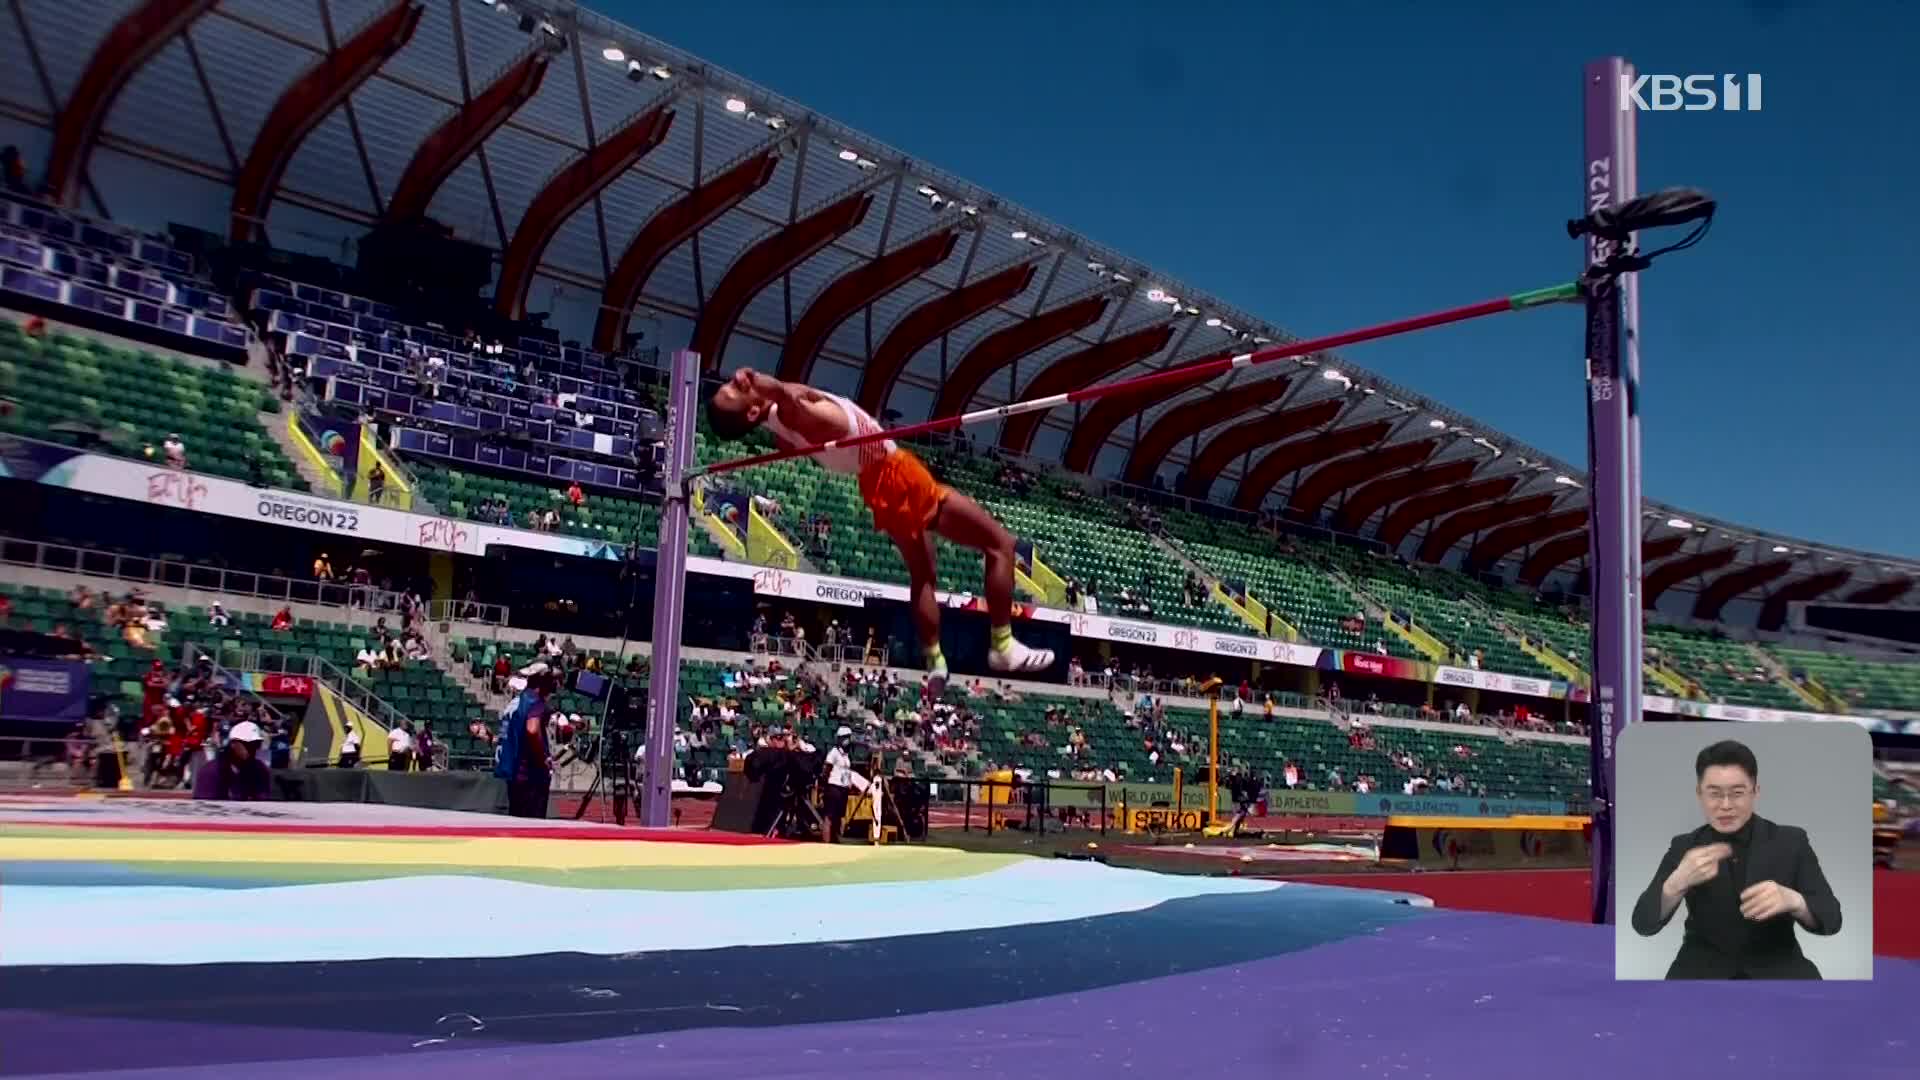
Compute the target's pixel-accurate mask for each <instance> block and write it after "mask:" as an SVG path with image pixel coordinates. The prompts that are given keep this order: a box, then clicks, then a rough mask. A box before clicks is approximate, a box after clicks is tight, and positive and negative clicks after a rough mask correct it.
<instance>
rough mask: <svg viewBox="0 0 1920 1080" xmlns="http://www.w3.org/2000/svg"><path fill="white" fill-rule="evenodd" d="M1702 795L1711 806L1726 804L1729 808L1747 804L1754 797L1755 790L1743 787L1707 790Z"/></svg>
mask: <svg viewBox="0 0 1920 1080" xmlns="http://www.w3.org/2000/svg"><path fill="white" fill-rule="evenodd" d="M1700 795H1701V797H1702V798H1704V799H1706V800H1707V802H1708V803H1709V804H1718V803H1726V804H1727V805H1729V806H1737V805H1739V804H1740V803H1743V802H1746V801H1747V799H1748V798H1750V797H1752V795H1753V790H1752V789H1751V788H1743V787H1739V788H1707V789H1705V790H1703V791H1701V792H1700Z"/></svg>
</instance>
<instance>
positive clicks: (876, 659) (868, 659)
mask: <svg viewBox="0 0 1920 1080" xmlns="http://www.w3.org/2000/svg"><path fill="white" fill-rule="evenodd" d="M881 659H882V656H881V652H880V642H879V640H878V639H877V638H876V637H875V636H874V630H873V627H871V626H869V627H867V648H866V654H865V656H864V662H865V663H867V664H868V665H870V666H873V667H878V666H879V665H880V661H881Z"/></svg>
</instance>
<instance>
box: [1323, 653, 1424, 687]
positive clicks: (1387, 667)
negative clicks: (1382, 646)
mask: <svg viewBox="0 0 1920 1080" xmlns="http://www.w3.org/2000/svg"><path fill="white" fill-rule="evenodd" d="M1328 651H1329V653H1331V654H1332V656H1333V657H1334V660H1333V662H1332V664H1331V665H1329V664H1328V663H1327V661H1326V660H1325V659H1323V660H1322V661H1321V665H1320V666H1321V667H1328V666H1331V667H1332V669H1333V670H1335V671H1345V672H1349V673H1351V674H1354V675H1371V676H1374V677H1375V678H1380V679H1412V680H1415V681H1417V682H1425V681H1426V679H1427V672H1428V671H1429V670H1431V668H1432V665H1430V664H1426V663H1423V662H1421V661H1418V660H1402V659H1401V658H1400V657H1397V656H1382V655H1380V654H1379V653H1371V652H1354V651H1351V650H1348V649H1332V650H1328Z"/></svg>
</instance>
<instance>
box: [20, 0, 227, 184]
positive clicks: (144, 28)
mask: <svg viewBox="0 0 1920 1080" xmlns="http://www.w3.org/2000/svg"><path fill="white" fill-rule="evenodd" d="M215 2H216V0H147V2H146V3H144V4H141V5H140V6H139V7H137V8H134V9H133V10H132V11H130V12H128V13H127V15H126V17H125V18H123V19H121V20H120V21H119V22H117V23H115V24H114V26H113V29H111V30H109V31H107V33H106V36H105V37H103V38H101V39H100V44H99V45H98V46H97V47H95V48H94V50H93V58H92V59H91V60H89V61H88V62H87V67H86V70H85V71H83V72H81V73H80V80H79V81H78V82H77V83H75V84H74V88H73V93H72V94H71V95H70V96H69V97H68V98H67V103H66V105H65V106H64V107H63V108H61V110H60V116H59V119H57V120H56V121H54V125H53V151H52V153H51V155H50V156H49V157H48V158H47V180H46V186H47V191H48V194H49V195H51V196H52V198H53V200H54V201H55V202H57V203H59V204H60V205H62V206H74V205H77V204H78V202H79V200H80V191H81V188H82V187H83V186H84V185H85V183H86V177H87V160H88V158H89V157H90V156H91V155H92V154H93V147H94V144H95V143H96V142H97V141H98V140H99V138H100V128H101V126H102V125H103V124H105V123H106V122H107V115H108V114H109V113H111V112H112V111H113V103H114V100H115V99H116V98H118V97H119V96H120V91H122V90H124V89H126V86H127V83H129V82H131V81H132V80H133V77H134V75H135V74H137V73H138V72H139V71H140V69H141V68H142V67H145V66H146V64H147V61H149V60H152V59H153V58H154V57H155V56H158V55H159V54H160V50H162V49H164V48H166V47H167V43H168V42H170V41H172V40H173V39H174V37H175V36H176V35H178V34H179V33H180V32H181V31H183V30H185V29H186V28H187V27H189V26H191V25H193V22H194V20H195V19H198V18H199V17H200V16H202V15H205V14H206V13H207V12H209V11H211V10H213V6H214V4H215Z"/></svg>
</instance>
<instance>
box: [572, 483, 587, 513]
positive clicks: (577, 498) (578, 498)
mask: <svg viewBox="0 0 1920 1080" xmlns="http://www.w3.org/2000/svg"><path fill="white" fill-rule="evenodd" d="M567 502H568V503H569V504H571V505H572V506H574V507H575V508H579V507H582V506H585V505H587V493H586V492H584V491H581V490H580V481H578V480H575V481H574V482H573V483H571V484H568V485H567Z"/></svg>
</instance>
